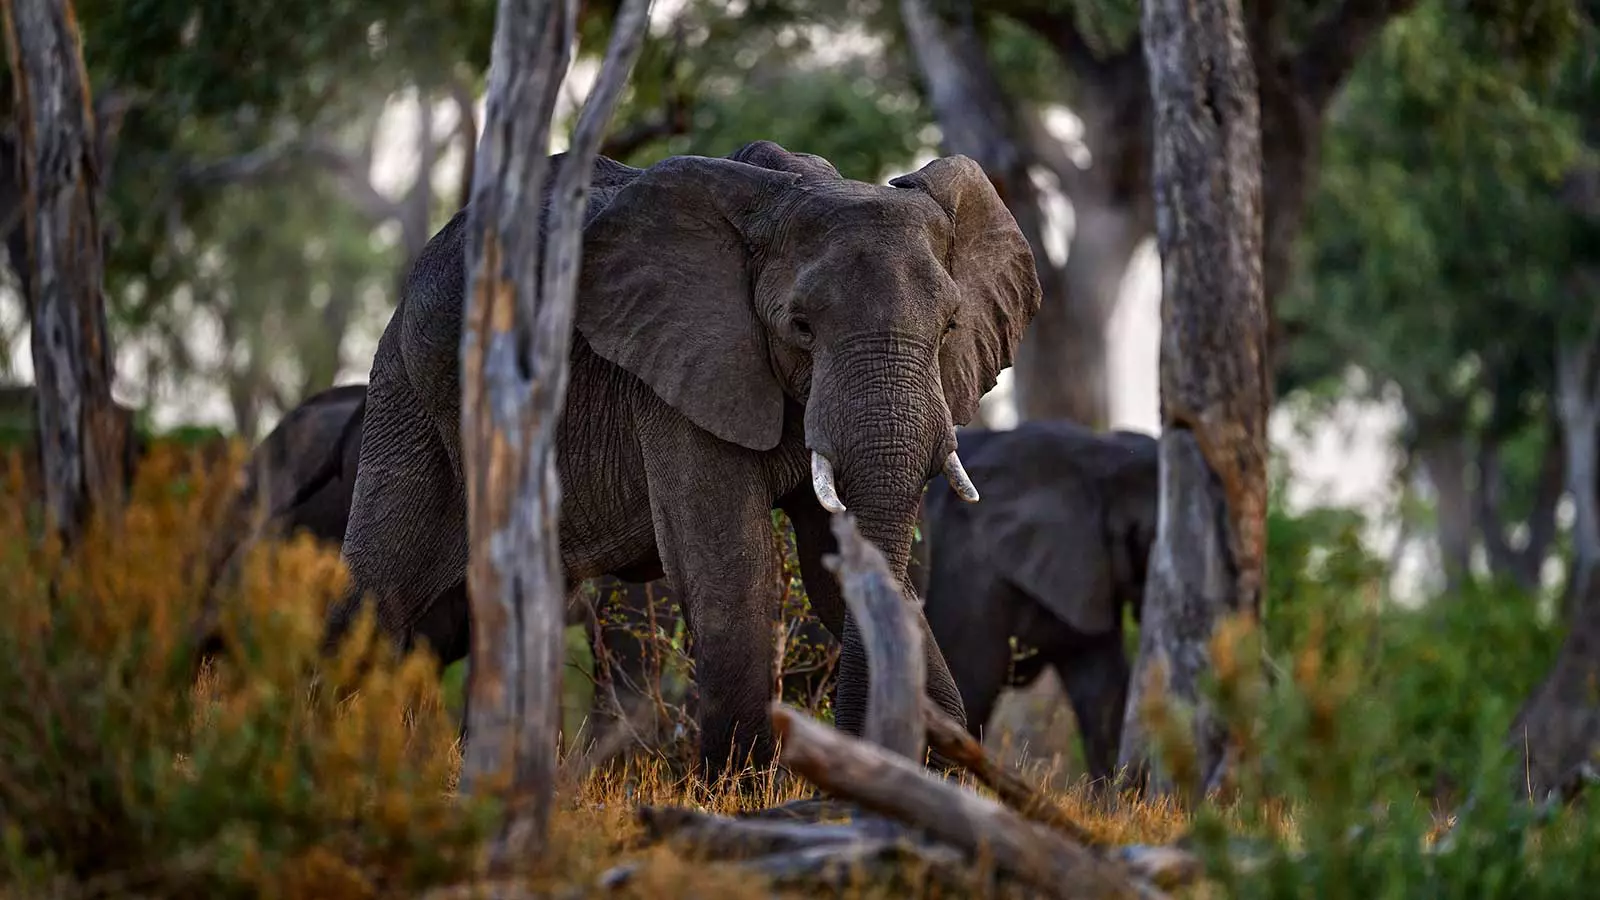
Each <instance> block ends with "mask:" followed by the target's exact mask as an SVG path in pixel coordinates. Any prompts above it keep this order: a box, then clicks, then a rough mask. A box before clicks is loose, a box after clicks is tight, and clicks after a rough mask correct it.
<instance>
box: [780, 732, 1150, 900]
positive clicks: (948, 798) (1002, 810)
mask: <svg viewBox="0 0 1600 900" xmlns="http://www.w3.org/2000/svg"><path fill="white" fill-rule="evenodd" d="M772 725H773V729H774V730H775V731H776V732H777V733H778V736H779V737H780V739H781V740H782V750H781V754H782V759H783V764H784V765H785V766H787V767H788V768H789V769H790V771H793V772H795V773H796V774H798V775H801V776H802V777H804V778H805V779H806V780H807V781H810V782H811V783H813V784H815V785H817V786H818V787H820V788H822V789H823V790H825V791H828V792H829V793H831V794H835V795H838V796H842V797H848V798H850V799H851V800H854V801H856V802H858V803H860V804H861V805H862V806H864V807H866V808H867V809H870V810H873V811H875V812H878V813H882V814H884V815H889V816H893V817H895V818H896V819H899V820H901V821H903V822H906V823H908V824H911V825H915V826H917V827H918V828H921V829H923V830H925V831H926V832H927V833H928V834H930V835H932V836H934V837H935V838H938V839H939V840H941V841H945V842H947V843H949V844H951V845H953V846H955V847H958V848H960V849H962V850H964V851H966V852H967V853H969V854H971V855H973V856H979V857H981V856H983V855H987V856H989V857H990V858H992V859H993V860H994V862H995V864H996V865H997V866H998V867H999V868H1000V869H1002V870H1003V871H1005V872H1007V873H1009V874H1011V875H1013V876H1014V877H1016V878H1018V879H1020V880H1022V881H1024V882H1026V883H1027V884H1029V885H1030V886H1032V887H1033V888H1035V889H1036V890H1039V891H1041V892H1042V893H1043V894H1044V895H1045V896H1048V897H1061V898H1067V897H1073V898H1087V897H1135V896H1137V892H1136V890H1135V889H1134V887H1133V885H1132V884H1131V883H1130V882H1129V880H1128V878H1127V876H1126V874H1125V873H1124V872H1123V871H1121V869H1120V867H1118V866H1116V865H1114V864H1111V863H1108V862H1106V861H1104V860H1102V859H1100V858H1099V857H1098V856H1096V855H1095V854H1094V853H1093V852H1091V851H1090V850H1088V849H1087V848H1085V847H1082V846H1079V845H1077V844H1074V843H1072V842H1071V841H1069V840H1067V839H1065V838H1064V837H1062V836H1060V835H1058V834H1056V833H1054V832H1052V831H1051V830H1050V829H1048V828H1046V827H1045V826H1043V825H1039V824H1035V823H1033V822H1030V821H1028V820H1027V819H1025V818H1023V817H1022V816H1021V815H1019V814H1018V813H1015V812H1013V811H1011V810H1010V809H1007V808H1006V807H1004V806H1002V805H1000V804H999V803H996V802H995V801H993V800H990V799H988V798H986V797H982V796H979V795H978V794H977V793H975V792H973V791H970V790H967V789H966V788H963V787H961V786H960V785H956V784H952V783H950V782H948V781H945V780H943V779H940V778H938V777H936V776H934V775H933V774H931V773H929V772H928V771H927V770H926V769H924V768H923V767H922V766H920V765H918V764H917V763H915V762H912V761H911V760H908V759H905V758H904V757H902V756H898V755H896V754H893V753H889V752H887V751H885V750H883V749H881V748H879V747H876V746H874V745H872V744H869V743H867V742H865V741H858V740H856V739H854V738H851V737H849V736H848V735H844V734H841V733H839V732H837V731H835V730H833V729H832V728H829V727H828V726H826V725H823V724H821V723H819V722H816V721H813V720H812V719H810V718H809V717H807V716H806V715H805V714H803V713H800V712H798V711H797V710H793V709H790V708H789V707H786V706H783V705H782V704H774V705H773V709H772Z"/></svg>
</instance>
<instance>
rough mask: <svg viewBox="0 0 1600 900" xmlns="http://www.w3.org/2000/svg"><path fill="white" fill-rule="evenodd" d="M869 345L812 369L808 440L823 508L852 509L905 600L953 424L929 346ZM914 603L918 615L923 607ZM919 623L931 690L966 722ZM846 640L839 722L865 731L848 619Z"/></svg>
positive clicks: (861, 672) (863, 670)
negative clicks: (921, 520)
mask: <svg viewBox="0 0 1600 900" xmlns="http://www.w3.org/2000/svg"><path fill="white" fill-rule="evenodd" d="M871 349H876V350H877V352H861V353H859V354H858V355H852V356H851V357H847V358H844V359H836V360H830V361H829V362H830V363H832V364H831V365H826V366H819V367H818V368H817V370H816V376H815V377H814V379H813V387H812V395H811V401H810V402H809V403H808V404H807V408H806V439H807V443H808V444H809V445H810V447H811V449H812V450H813V452H814V454H815V455H814V457H813V482H812V483H813V488H814V489H816V490H817V493H818V494H819V498H818V499H819V501H820V502H822V504H823V506H824V507H827V508H831V504H830V502H829V501H830V500H832V501H833V502H834V503H838V505H839V506H842V507H848V508H849V510H850V512H851V514H852V515H854V516H855V520H856V526H857V528H858V529H859V530H860V532H861V535H862V537H864V538H866V539H867V540H868V541H871V542H872V544H873V546H875V547H877V548H878V550H879V552H881V553H882V554H883V555H884V558H885V560H886V561H887V562H888V564H889V569H890V571H891V572H892V573H894V576H895V577H896V578H897V579H899V581H900V583H901V585H902V587H903V589H904V590H905V592H906V594H907V596H908V597H911V598H915V596H916V594H915V592H914V591H913V590H912V586H911V584H910V579H909V578H908V573H907V567H908V564H909V562H910V559H911V544H912V538H913V534H914V531H915V528H916V523H917V518H918V515H919V513H920V509H921V502H922V490H923V487H924V485H926V484H927V481H928V478H929V477H930V476H931V475H932V474H933V473H934V472H936V471H939V469H940V468H941V467H944V468H945V469H946V472H947V474H948V469H949V467H948V466H947V465H946V463H947V461H948V460H949V458H950V456H951V455H952V453H953V451H954V430H953V429H952V427H951V423H950V412H949V409H948V407H946V405H945V402H944V392H943V389H942V387H941V385H940V383H939V375H938V369H937V368H936V367H935V366H934V365H933V362H932V358H931V357H932V353H931V350H925V351H923V352H915V353H898V354H896V353H887V352H885V351H884V350H883V349H881V348H871ZM830 376H834V377H830ZM819 458H820V460H821V462H817V459H819ZM956 466H959V463H956ZM963 474H964V473H963ZM835 511H836V510H835ZM915 608H916V609H917V611H918V619H919V621H920V620H921V619H922V617H921V605H920V604H915ZM920 624H921V627H922V632H923V645H924V653H925V656H926V662H927V667H928V681H927V686H928V693H929V696H930V697H932V698H933V699H934V700H935V701H936V702H937V703H938V704H939V705H940V706H941V707H943V708H944V709H945V710H946V711H947V712H949V713H950V714H951V715H953V716H956V717H957V719H958V721H961V722H965V721H966V718H965V714H964V712H963V710H962V706H961V696H960V694H959V692H958V691H957V690H956V687H955V682H954V681H953V679H951V677H950V674H949V669H948V667H947V666H946V665H945V661H944V656H943V655H942V654H941V653H940V652H939V648H938V645H937V644H936V643H935V641H934V639H933V635H932V633H931V632H930V631H929V630H928V627H927V622H926V621H920ZM842 637H843V640H842V641H841V644H842V647H841V655H840V661H839V672H838V676H839V677H838V695H837V699H836V705H835V711H834V712H835V722H836V724H837V725H838V727H839V728H840V729H841V730H843V731H845V732H846V733H851V734H859V733H860V730H861V728H862V726H863V725H864V723H865V714H866V696H867V680H866V679H867V667H866V655H865V650H864V648H863V647H862V645H861V642H860V636H859V633H858V632H857V630H856V626H855V622H854V620H853V618H851V617H848V616H847V617H846V621H845V633H844V635H843V636H842Z"/></svg>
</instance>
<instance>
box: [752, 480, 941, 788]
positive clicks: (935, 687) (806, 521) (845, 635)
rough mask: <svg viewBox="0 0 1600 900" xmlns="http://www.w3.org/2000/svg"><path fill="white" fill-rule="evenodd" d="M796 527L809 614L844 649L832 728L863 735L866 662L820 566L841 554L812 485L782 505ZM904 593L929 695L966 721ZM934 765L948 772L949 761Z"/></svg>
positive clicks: (838, 594) (908, 591) (910, 596)
mask: <svg viewBox="0 0 1600 900" xmlns="http://www.w3.org/2000/svg"><path fill="white" fill-rule="evenodd" d="M780 506H781V507H782V509H783V511H784V513H785V514H786V515H788V517H789V521H790V523H791V524H793V526H794V540H795V551H796V553H797V554H798V555H799V562H800V579H801V581H802V582H803V583H804V584H805V587H806V596H807V598H809V599H810V601H811V611H812V612H813V613H815V614H816V616H817V618H819V619H821V620H822V624H823V625H825V626H827V629H828V630H829V631H831V632H833V635H834V637H835V638H837V639H838V641H839V644H840V653H839V668H838V676H837V678H836V679H835V682H834V698H835V699H834V717H833V720H834V724H835V725H836V726H837V727H838V729H839V730H840V731H842V732H844V733H845V734H851V735H860V734H861V733H862V729H863V728H864V727H865V725H866V711H867V710H866V706H867V689H866V688H867V677H868V672H867V662H866V653H865V652H864V651H863V649H862V647H861V638H860V635H858V634H857V633H856V625H855V622H854V621H853V620H852V617H851V616H850V615H849V614H848V610H847V609H846V607H845V602H844V594H843V592H842V591H841V590H840V587H839V580H838V579H837V578H835V577H834V575H833V573H831V572H829V571H828V570H827V569H826V568H824V567H823V565H822V558H823V557H824V556H825V555H827V554H830V553H836V552H838V549H839V544H838V541H837V540H835V539H834V536H833V529H832V525H831V523H830V521H829V518H828V513H827V511H826V510H824V509H823V508H822V507H821V506H820V505H819V504H818V503H817V501H816V497H815V496H813V495H812V493H811V486H810V485H809V484H806V485H803V486H802V487H801V488H799V489H797V490H796V491H795V492H794V493H792V494H789V495H788V496H786V497H784V498H783V500H782V502H781V503H780ZM901 589H902V590H903V591H904V592H905V595H906V599H907V600H908V602H909V603H910V604H911V608H912V609H914V610H916V611H917V622H918V624H919V625H920V626H921V628H922V639H923V651H924V661H925V663H926V665H927V694H928V696H929V697H930V698H931V699H932V700H933V701H934V702H935V703H936V704H938V706H939V708H941V709H943V710H944V711H945V712H946V713H948V714H949V715H950V716H951V717H952V718H954V719H955V720H956V721H958V722H966V721H967V718H968V717H967V712H966V707H965V705H964V702H963V700H962V695H961V692H960V690H959V689H958V688H957V686H956V681H955V679H954V678H953V677H952V676H951V667H950V666H949V665H948V661H947V659H946V657H945V655H944V654H943V653H942V652H941V649H942V648H943V644H941V643H940V642H939V641H938V639H937V637H936V636H935V634H934V633H933V632H932V631H931V630H930V628H929V622H928V620H927V618H926V617H925V616H924V615H923V608H922V603H921V602H920V600H918V598H917V595H916V591H914V590H912V588H911V585H910V584H909V582H902V583H901ZM935 764H936V765H938V766H940V767H945V768H948V765H947V761H945V760H940V759H935Z"/></svg>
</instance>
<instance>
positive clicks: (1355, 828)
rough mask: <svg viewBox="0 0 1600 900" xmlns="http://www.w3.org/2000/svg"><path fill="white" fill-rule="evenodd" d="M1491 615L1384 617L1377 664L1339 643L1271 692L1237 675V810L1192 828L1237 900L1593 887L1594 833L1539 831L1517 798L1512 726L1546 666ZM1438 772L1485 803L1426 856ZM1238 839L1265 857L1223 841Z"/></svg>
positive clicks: (1567, 825)
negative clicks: (1449, 772)
mask: <svg viewBox="0 0 1600 900" xmlns="http://www.w3.org/2000/svg"><path fill="white" fill-rule="evenodd" d="M1483 599H1484V600H1486V601H1495V600H1499V601H1503V600H1504V599H1505V598H1483ZM1509 606H1510V605H1509V604H1508V605H1507V607H1509ZM1502 608H1505V607H1502ZM1483 612H1484V607H1483V605H1481V604H1480V605H1478V606H1474V607H1466V606H1459V605H1458V606H1453V607H1451V608H1449V609H1448V610H1438V611H1430V612H1428V613H1425V614H1421V615H1413V614H1388V615H1385V616H1383V617H1381V619H1380V620H1379V621H1378V622H1376V623H1374V624H1376V625H1377V629H1378V632H1379V633H1380V634H1381V635H1382V636H1383V637H1382V649H1381V650H1380V651H1379V652H1378V654H1377V655H1376V657H1375V659H1376V662H1375V663H1374V662H1371V661H1370V660H1372V659H1374V657H1372V656H1370V649H1369V648H1368V647H1364V646H1362V644H1360V643H1358V642H1348V641H1347V642H1343V643H1341V642H1340V641H1338V640H1336V639H1335V638H1334V637H1333V635H1334V633H1335V630H1334V629H1333V628H1331V627H1330V628H1329V629H1327V630H1320V629H1319V630H1316V631H1313V632H1311V633H1308V634H1307V635H1306V636H1305V638H1304V639H1302V640H1301V641H1299V642H1298V644H1297V645H1296V647H1295V648H1294V650H1293V652H1292V653H1289V654H1286V655H1285V656H1284V658H1283V659H1284V662H1285V664H1286V669H1287V672H1288V674H1287V675H1286V676H1285V677H1283V678H1281V679H1279V680H1278V681H1277V683H1275V684H1271V685H1266V684H1264V683H1261V682H1259V681H1257V682H1254V683H1250V676H1249V675H1248V674H1247V673H1246V671H1245V670H1243V669H1240V670H1239V671H1238V672H1237V673H1234V674H1233V677H1232V681H1233V683H1232V685H1231V686H1229V687H1228V688H1227V689H1225V690H1223V691H1221V693H1220V696H1222V697H1224V698H1228V699H1227V700H1226V701H1225V708H1226V709H1227V711H1228V713H1229V716H1230V718H1229V721H1230V722H1232V723H1233V724H1234V727H1235V728H1236V729H1238V730H1240V731H1241V732H1243V733H1245V734H1247V735H1248V741H1249V743H1248V746H1249V748H1250V750H1249V755H1248V757H1247V759H1248V761H1247V762H1246V763H1245V764H1244V767H1243V771H1241V772H1239V773H1238V774H1239V778H1238V783H1239V785H1240V787H1241V788H1242V795H1241V797H1240V802H1239V803H1238V805H1237V807H1235V808H1234V809H1233V811H1232V813H1231V814H1228V815H1225V814H1224V813H1223V812H1222V811H1220V810H1215V809H1213V810H1208V811H1206V812H1205V813H1203V814H1202V816H1201V819H1200V821H1199V822H1198V823H1197V827H1196V832H1197V835H1198V836H1199V837H1200V838H1201V845H1202V846H1204V847H1205V848H1206V852H1207V854H1208V856H1209V857H1210V859H1211V863H1212V865H1213V866H1214V867H1215V871H1217V872H1218V873H1219V874H1220V877H1219V881H1220V882H1221V887H1222V888H1223V889H1224V890H1225V891H1226V892H1227V895H1228V896H1231V897H1261V898H1266V897H1304V896H1318V897H1323V896H1327V897H1370V896H1380V897H1412V896H1429V897H1444V898H1454V897H1461V898H1467V897H1473V898H1477V897H1494V898H1500V897H1504V898H1522V897H1526V896H1534V897H1561V896H1575V895H1576V894H1577V893H1582V892H1583V888H1582V887H1581V886H1583V885H1585V884H1587V883H1588V882H1590V881H1592V879H1593V878H1594V877H1596V876H1597V875H1600V866H1597V864H1596V857H1595V855H1594V854H1593V852H1592V847H1594V846H1595V845H1596V841H1597V840H1600V816H1597V815H1595V813H1594V811H1593V810H1582V809H1579V810H1573V811H1569V812H1567V813H1563V814H1559V815H1558V816H1556V817H1555V819H1554V821H1551V822H1548V823H1541V822H1540V821H1539V817H1538V815H1537V814H1536V813H1535V811H1534V810H1533V809H1532V808H1530V807H1528V806H1526V805H1524V804H1521V803H1519V802H1516V801H1515V798H1514V797H1513V795H1512V794H1511V792H1509V791H1508V790H1507V787H1508V785H1509V784H1510V783H1511V779H1510V777H1509V776H1510V772H1509V771H1508V768H1507V765H1508V753H1507V750H1508V748H1507V746H1506V743H1505V734H1506V730H1505V728H1506V724H1507V721H1508V718H1509V715H1508V714H1509V711H1510V709H1511V708H1512V707H1513V706H1514V705H1515V703H1516V702H1518V700H1520V694H1522V693H1524V692H1525V691H1526V690H1527V688H1528V679H1527V673H1529V672H1538V671H1541V666H1543V665H1545V664H1547V660H1548V651H1549V650H1550V649H1551V648H1550V646H1549V645H1548V642H1547V641H1544V640H1543V639H1542V636H1541V637H1538V638H1534V639H1532V640H1530V639H1529V638H1528V637H1527V636H1526V635H1528V633H1529V632H1530V627H1529V622H1528V618H1527V617H1526V616H1524V617H1522V618H1521V619H1520V620H1517V618H1516V617H1515V616H1512V615H1506V616H1497V615H1496V611H1491V612H1490V614H1489V616H1488V617H1487V619H1486V617H1485V616H1484V615H1483ZM1532 631H1533V632H1534V633H1536V634H1537V632H1538V629H1537V628H1534V629H1532ZM1534 645H1543V646H1534ZM1237 646H1239V647H1246V646H1249V641H1248V636H1246V638H1245V639H1244V640H1242V641H1240V643H1239V644H1238V645H1237ZM1238 655H1239V656H1240V657H1241V658H1248V656H1247V655H1246V654H1244V653H1242V652H1241V653H1239V654H1238ZM1497 676H1509V677H1504V678H1502V677H1497ZM1441 714H1442V716H1441ZM1430 762H1432V763H1443V762H1448V763H1450V764H1452V765H1453V766H1455V767H1456V774H1457V775H1458V776H1459V778H1460V782H1459V784H1460V786H1461V787H1462V788H1464V789H1466V788H1470V789H1472V792H1473V793H1474V795H1476V796H1477V798H1478V799H1477V802H1476V803H1475V805H1474V806H1473V808H1472V809H1470V810H1468V811H1466V812H1463V813H1462V814H1461V816H1460V819H1459V821H1458V822H1457V823H1456V832H1455V834H1454V836H1453V838H1452V840H1451V842H1450V843H1448V844H1444V845H1432V846H1430V844H1431V843H1432V842H1433V839H1434V838H1435V837H1436V836H1437V834H1438V832H1439V828H1440V825H1441V823H1440V822H1439V821H1438V819H1437V818H1436V815H1435V813H1434V811H1433V809H1432V807H1431V804H1430V801H1429V800H1428V798H1427V796H1426V792H1425V791H1420V790H1419V787H1420V785H1419V784H1418V779H1419V778H1421V777H1424V776H1425V775H1427V774H1428V768H1427V764H1428V763H1430ZM1463 793H1465V791H1463ZM1461 799H1462V796H1461V794H1457V795H1456V796H1455V797H1454V798H1453V800H1454V802H1456V803H1459V802H1460V801H1461ZM1286 820H1287V821H1286ZM1240 824H1242V825H1243V826H1244V827H1245V829H1246V830H1247V831H1250V832H1254V833H1255V834H1256V835H1257V837H1258V838H1259V839H1261V840H1259V841H1258V842H1255V843H1252V842H1250V841H1248V840H1239V839H1235V838H1233V837H1230V832H1236V830H1237V828H1236V826H1237V825H1240ZM1286 826H1287V827H1286Z"/></svg>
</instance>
